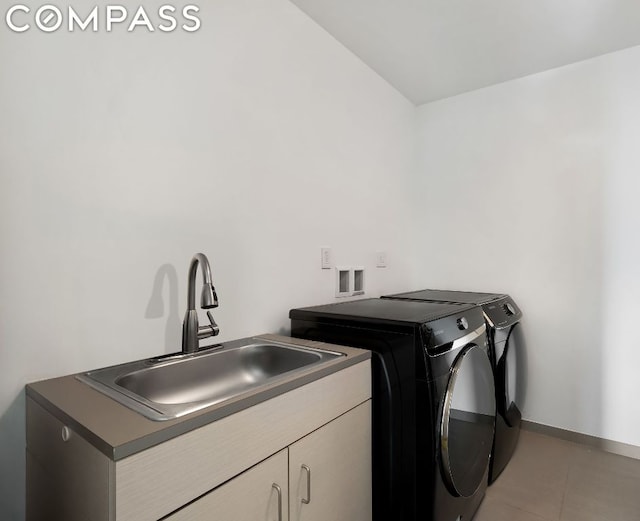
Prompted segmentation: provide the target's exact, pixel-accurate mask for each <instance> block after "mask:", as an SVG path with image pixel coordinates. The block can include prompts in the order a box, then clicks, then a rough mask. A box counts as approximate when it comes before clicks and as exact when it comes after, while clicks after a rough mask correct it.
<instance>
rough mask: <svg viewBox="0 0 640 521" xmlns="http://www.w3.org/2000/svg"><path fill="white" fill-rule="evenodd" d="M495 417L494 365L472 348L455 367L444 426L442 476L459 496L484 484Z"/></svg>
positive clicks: (441, 440)
mask: <svg viewBox="0 0 640 521" xmlns="http://www.w3.org/2000/svg"><path fill="white" fill-rule="evenodd" d="M495 414H496V400H495V390H494V384H493V371H492V369H491V362H490V361H489V357H488V356H487V353H486V352H485V351H484V350H483V349H481V348H480V347H478V346H477V345H473V344H472V345H469V346H467V347H465V348H464V349H463V351H462V352H461V353H460V354H459V355H458V356H457V358H456V359H455V361H454V363H453V365H452V367H451V372H450V376H449V381H448V384H447V390H446V394H445V397H444V405H443V410H442V419H441V424H440V453H441V454H440V455H441V461H442V473H443V475H444V479H445V482H446V483H447V486H448V487H449V489H450V491H451V492H452V493H453V494H455V495H457V496H464V497H468V496H471V495H472V494H474V493H475V492H476V490H478V487H479V486H480V484H481V483H482V482H483V478H484V476H485V472H486V470H487V467H488V465H489V456H490V454H491V447H492V444H493V435H494V430H495Z"/></svg>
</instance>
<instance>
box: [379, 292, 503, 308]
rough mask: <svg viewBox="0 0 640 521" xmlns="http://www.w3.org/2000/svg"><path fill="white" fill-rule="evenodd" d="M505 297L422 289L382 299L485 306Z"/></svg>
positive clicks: (385, 296) (494, 294) (492, 294)
mask: <svg viewBox="0 0 640 521" xmlns="http://www.w3.org/2000/svg"><path fill="white" fill-rule="evenodd" d="M503 297H505V295H503V294H501V293H479V292H475V291H449V290H442V289H423V290H419V291H408V292H406V293H396V294H394V295H384V296H383V297H382V298H384V299H387V298H396V299H407V300H412V299H413V300H423V301H437V302H450V303H461V304H476V305H481V304H486V303H487V302H492V301H494V300H497V299H499V298H503Z"/></svg>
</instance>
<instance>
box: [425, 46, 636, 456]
mask: <svg viewBox="0 0 640 521" xmlns="http://www.w3.org/2000/svg"><path fill="white" fill-rule="evenodd" d="M638 92H640V47H636V48H631V49H628V50H625V51H621V52H617V53H614V54H610V55H605V56H602V57H599V58H596V59H592V60H588V61H585V62H580V63H577V64H573V65H571V66H567V67H563V68H560V69H555V70H552V71H548V72H545V73H541V74H536V75H533V76H529V77H526V78H523V79H520V80H516V81H511V82H507V83H503V84H500V85H496V86H493V87H489V88H486V89H483V90H479V91H475V92H472V93H469V94H465V95H461V96H457V97H453V98H449V99H445V100H442V101H438V102H434V103H430V104H427V105H423V106H421V107H420V108H419V110H418V112H419V124H418V125H419V132H418V148H419V149H420V169H419V170H420V173H419V177H418V179H417V180H416V183H417V184H416V186H417V187H419V188H417V189H416V197H415V202H416V205H415V208H416V218H417V220H418V222H420V223H421V226H422V228H423V230H424V233H423V237H424V240H423V241H422V242H421V243H420V252H418V255H417V258H419V259H423V260H424V270H423V272H422V274H421V276H420V277H419V278H420V279H421V283H420V284H418V285H420V286H424V287H447V288H449V287H451V288H458V289H476V290H488V291H502V292H507V293H510V294H511V295H512V296H513V297H514V298H515V299H516V302H518V303H519V304H520V305H521V307H522V308H523V310H524V314H525V318H524V326H525V331H526V335H527V340H528V369H529V370H528V393H527V398H526V404H525V409H524V416H525V418H527V419H529V420H533V421H536V422H540V423H543V424H547V425H552V426H556V427H560V428H564V429H570V430H572V431H577V432H581V433H586V434H590V435H595V436H599V437H604V438H607V439H612V440H616V441H619V442H624V443H629V444H633V445H636V446H640V401H638V398H637V397H638V396H640V379H639V378H638V377H637V374H638V373H637V371H638V367H640V342H639V341H638V335H637V331H636V329H637V323H638V312H639V311H640V304H639V303H638V295H639V294H640V269H639V266H640V243H639V242H638V229H640V205H638V203H637V197H638V194H640V176H638V165H639V164H640V147H638V136H640V98H639V97H638ZM487 247H488V248H489V250H488V251H489V253H488V254H487V253H486V248H487Z"/></svg>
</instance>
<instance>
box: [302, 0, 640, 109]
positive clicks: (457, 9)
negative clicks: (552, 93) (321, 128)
mask: <svg viewBox="0 0 640 521" xmlns="http://www.w3.org/2000/svg"><path fill="white" fill-rule="evenodd" d="M291 1H292V2H293V3H294V4H296V5H297V6H298V7H300V9H302V10H303V11H304V12H305V13H307V14H308V15H309V16H310V17H311V18H312V19H314V20H315V21H316V22H317V23H318V24H319V25H321V26H322V27H324V28H325V29H326V30H327V31H328V32H329V33H330V34H332V35H333V36H334V37H335V38H336V39H337V40H338V41H340V42H341V43H342V44H343V45H344V46H345V47H347V48H348V49H350V50H351V51H352V52H354V53H355V54H356V55H357V56H359V57H360V58H361V59H362V60H363V61H364V62H365V63H367V64H368V65H369V66H370V67H371V68H373V69H374V70H375V71H377V72H378V74H380V76H382V77H383V78H385V79H386V80H387V81H388V82H389V83H390V84H391V85H393V86H394V87H395V88H396V89H398V90H399V91H400V92H402V93H403V94H404V95H405V96H406V97H407V98H409V99H410V100H411V101H412V102H413V103H415V104H416V105H420V104H422V103H426V102H429V101H434V100H437V99H441V98H446V97H449V96H454V95H456V94H460V93H463V92H467V91H470V90H475V89H479V88H482V87H486V86H488V85H493V84H496V83H500V82H503V81H507V80H511V79H515V78H519V77H522V76H526V75H529V74H533V73H536V72H541V71H545V70H548V69H553V68H555V67H560V66H562V65H567V64H569V63H574V62H577V61H580V60H584V59H588V58H592V57H594V56H599V55H601V54H605V53H608V52H612V51H616V50H620V49H624V48H626V47H632V46H634V45H640V2H639V1H638V0H291Z"/></svg>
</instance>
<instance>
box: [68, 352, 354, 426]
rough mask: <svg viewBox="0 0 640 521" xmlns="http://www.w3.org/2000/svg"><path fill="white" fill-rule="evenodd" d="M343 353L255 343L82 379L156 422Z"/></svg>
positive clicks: (127, 366) (142, 362)
mask: <svg viewBox="0 0 640 521" xmlns="http://www.w3.org/2000/svg"><path fill="white" fill-rule="evenodd" d="M340 356H344V355H343V354H342V353H337V352H333V351H326V350H321V349H312V348H306V347H300V346H296V345H291V344H284V343H276V342H264V341H260V340H259V339H250V340H249V341H248V343H247V342H245V343H240V345H238V342H230V343H229V344H228V345H218V346H215V347H213V348H210V349H208V350H204V351H201V352H198V353H195V354H191V355H188V354H187V355H183V354H177V355H169V356H162V357H158V358H151V359H147V360H140V361H136V362H130V363H126V364H122V365H117V366H113V367H107V368H105V369H98V370H95V371H89V372H87V373H83V374H81V375H78V376H77V378H78V379H79V380H81V381H83V382H85V383H87V384H89V385H90V386H92V387H94V388H95V389H97V390H99V391H101V392H103V393H105V394H107V395H108V396H109V397H111V398H113V399H114V400H116V401H118V402H120V403H122V404H123V405H126V406H127V407H129V408H131V409H133V410H135V411H137V412H139V413H141V414H143V415H144V416H146V417H148V418H150V419H152V420H168V419H172V418H177V417H179V416H183V415H185V414H189V413H192V412H195V411H198V410H200V409H203V408H205V407H209V406H210V405H214V404H218V403H221V402H223V401H225V400H229V399H231V398H235V397H238V396H241V395H243V394H245V393H249V392H251V391H257V390H260V388H261V387H267V386H269V385H270V384H272V383H275V382H278V381H281V380H282V379H284V378H286V377H290V376H292V375H295V373H296V372H302V371H304V370H306V369H308V368H310V367H312V366H316V365H318V364H324V363H327V362H329V361H331V360H334V359H336V358H338V357H340Z"/></svg>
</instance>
